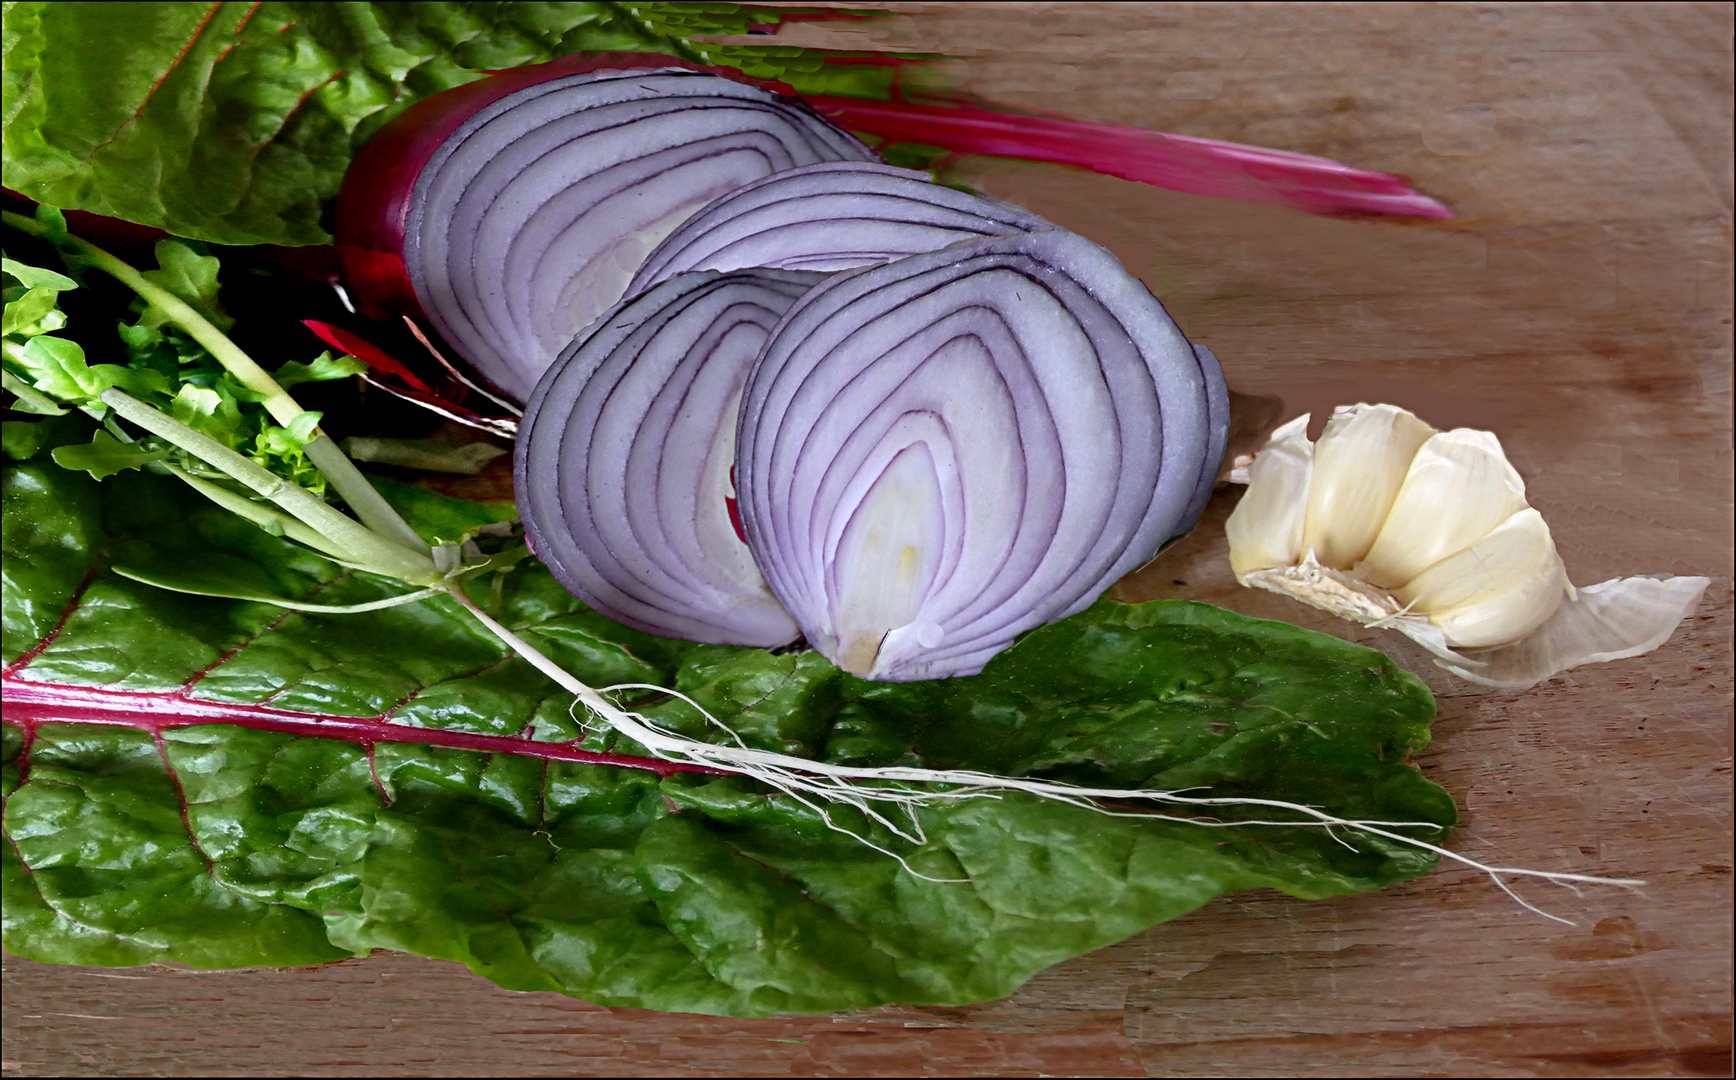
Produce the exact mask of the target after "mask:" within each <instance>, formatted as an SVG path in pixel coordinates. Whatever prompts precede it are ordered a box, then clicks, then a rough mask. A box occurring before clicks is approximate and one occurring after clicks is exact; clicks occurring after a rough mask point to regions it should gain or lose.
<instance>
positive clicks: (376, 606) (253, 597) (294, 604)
mask: <svg viewBox="0 0 1736 1080" xmlns="http://www.w3.org/2000/svg"><path fill="white" fill-rule="evenodd" d="M114 572H115V573H117V574H119V575H120V576H121V577H124V578H128V579H130V580H132V581H142V582H144V583H145V584H146V585H150V586H153V587H155V588H158V589H168V590H169V591H170V592H178V593H186V594H187V595H189V596H215V597H219V598H221V599H224V600H248V601H251V602H253V603H255V604H271V605H273V606H275V607H281V608H289V609H290V610H291V611H306V612H310V613H312V614H315V615H359V614H361V613H362V612H365V611H384V610H385V609H387V608H395V607H404V606H405V605H407V604H414V603H417V602H419V601H422V600H426V599H428V598H429V597H430V596H439V595H440V594H441V593H443V592H445V591H446V590H445V589H444V588H442V587H438V586H436V587H435V588H432V589H418V590H417V591H415V592H413V593H404V594H403V595H401V596H388V597H386V598H385V599H384V600H369V601H368V602H367V603H365V604H308V603H303V602H302V601H300V600H285V599H284V598H283V597H281V596H267V595H265V594H264V593H254V594H244V593H238V592H208V591H206V590H203V589H189V588H186V587H184V586H180V585H174V584H170V583H167V582H163V581H159V580H157V579H156V578H153V577H150V576H148V575H146V574H141V573H139V572H138V571H136V570H131V569H128V568H127V567H125V566H117V567H115V568H114Z"/></svg>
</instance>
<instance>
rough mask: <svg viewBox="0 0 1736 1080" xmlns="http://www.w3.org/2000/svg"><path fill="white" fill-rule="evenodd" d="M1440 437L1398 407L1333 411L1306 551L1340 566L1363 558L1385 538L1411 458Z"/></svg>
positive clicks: (1319, 449) (1315, 481)
mask: <svg viewBox="0 0 1736 1080" xmlns="http://www.w3.org/2000/svg"><path fill="white" fill-rule="evenodd" d="M1434 434H1435V429H1434V428H1432V427H1430V426H1429V425H1427V424H1425V423H1423V422H1422V421H1421V420H1418V419H1417V418H1416V417H1415V416H1413V415H1411V414H1410V413H1408V412H1406V411H1405V410H1403V409H1401V408H1399V407H1397V406H1396V405H1367V404H1359V405H1354V406H1352V407H1351V408H1349V409H1346V410H1342V411H1340V412H1335V413H1333V414H1332V419H1331V420H1329V421H1327V423H1326V431H1325V433H1324V434H1322V435H1321V436H1320V441H1319V442H1318V443H1317V444H1315V446H1314V473H1313V478H1312V483H1311V484H1310V485H1309V489H1308V511H1307V515H1308V516H1307V520H1306V523H1305V525H1304V526H1303V531H1302V550H1303V551H1305V552H1308V551H1312V552H1313V555H1314V558H1315V560H1316V561H1318V562H1319V563H1320V565H1322V566H1326V567H1331V568H1332V569H1335V570H1348V569H1350V568H1351V567H1353V566H1355V565H1356V564H1357V563H1358V562H1360V561H1361V560H1362V558H1363V556H1365V555H1367V554H1368V551H1369V549H1370V548H1371V547H1373V546H1374V541H1375V538H1376V537H1377V536H1379V535H1380V530H1381V526H1382V525H1384V524H1385V523H1386V517H1387V513H1388V512H1389V511H1390V510H1391V509H1392V505H1393V500H1394V499H1396V498H1397V497H1398V493H1399V488H1400V487H1402V486H1403V484H1404V479H1405V474H1406V473H1407V472H1409V471H1410V465H1411V460H1412V459H1413V458H1415V457H1416V453H1417V450H1418V448H1420V447H1421V446H1422V445H1423V443H1424V442H1426V441H1428V439H1429V437H1430V436H1432V435H1434ZM1261 456H1264V453H1263V452H1262V454H1261ZM1258 464H1259V458H1255V465H1258Z"/></svg>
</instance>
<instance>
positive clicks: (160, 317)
mask: <svg viewBox="0 0 1736 1080" xmlns="http://www.w3.org/2000/svg"><path fill="white" fill-rule="evenodd" d="M45 214H46V216H47V217H48V218H51V219H53V222H54V224H55V225H58V226H59V227H60V228H59V229H58V230H57V231H59V232H60V233H61V234H62V235H61V238H60V242H61V243H62V246H63V247H64V248H66V249H67V251H68V253H69V254H70V255H72V256H73V258H74V260H76V259H77V256H78V252H77V250H76V249H74V248H70V247H69V246H68V245H66V242H65V240H64V222H61V221H59V218H60V214H59V212H58V211H53V210H49V211H46V212H45ZM199 246H201V247H202V245H199ZM156 255H157V262H158V268H157V269H155V270H146V271H143V272H142V273H140V274H139V275H138V276H139V278H140V279H141V280H143V281H144V282H146V283H147V284H149V285H153V286H156V287H157V288H159V289H161V290H164V291H165V292H167V293H168V294H169V295H170V296H172V297H174V298H176V299H178V300H180V301H182V302H183V303H185V304H186V305H187V306H188V307H190V308H191V309H192V310H193V311H194V312H196V313H197V314H198V315H199V316H200V317H202V318H204V319H205V320H207V321H208V322H210V323H211V324H212V325H213V326H214V327H218V328H223V327H227V326H229V325H231V324H233V322H234V320H233V319H231V318H230V317H229V315H228V314H227V313H226V312H224V310H223V307H222V305H221V303H220V302H219V300H218V289H219V283H218V273H219V270H220V261H219V260H218V259H217V258H216V257H215V256H212V255H207V254H201V253H200V252H198V251H195V250H194V249H193V247H192V246H190V245H189V244H186V243H182V242H180V241H176V240H164V241H160V242H159V243H158V244H157V246H156ZM4 269H5V274H6V281H7V283H8V284H7V286H6V293H5V295H6V309H5V329H6V336H5V339H4V348H5V362H6V374H7V381H6V389H8V390H10V391H12V392H13V393H14V394H16V395H17V396H18V400H19V408H20V409H22V410H24V411H30V412H37V413H48V414H52V413H53V412H56V411H58V410H59V407H60V405H62V404H64V405H71V406H76V407H78V408H80V409H83V410H85V411H86V412H88V413H90V414H91V415H93V416H96V417H98V418H99V419H101V418H105V417H106V416H107V415H108V407H107V406H106V405H105V404H103V402H102V395H103V393H104V392H106V391H108V390H111V389H119V390H123V391H125V392H126V393H127V394H129V395H130V396H132V397H134V398H137V399H139V400H141V401H143V402H145V403H146V404H149V405H152V406H154V407H155V408H157V409H159V410H161V411H163V412H165V413H167V414H168V415H170V416H172V417H174V418H175V419H176V420H177V421H179V422H180V423H182V424H185V425H187V426H188V427H189V428H191V429H192V430H194V431H197V432H199V433H200V434H203V435H208V436H210V437H211V438H213V439H215V440H216V441H217V442H218V443H220V444H222V445H223V446H226V447H228V448H230V449H232V450H240V451H242V452H243V453H245V454H247V455H248V456H249V457H251V458H252V459H253V460H254V461H257V462H258V463H260V464H261V465H263V466H265V467H266V468H267V469H270V470H272V471H273V472H275V473H276V474H278V475H280V476H282V477H284V478H285V479H288V480H291V481H293V482H295V483H296V484H299V485H302V486H305V487H308V488H310V489H311V490H313V491H316V492H318V491H323V490H324V486H325V478H324V476H323V475H321V473H320V471H319V470H318V469H317V468H315V467H314V465H313V464H312V463H311V462H310V461H309V460H308V458H307V454H306V449H307V444H308V443H309V441H311V440H312V439H313V438H314V437H315V436H316V434H317V429H318V427H319V420H320V415H319V413H317V412H301V413H299V414H298V415H296V416H295V417H294V418H293V419H291V420H290V421H289V422H288V423H286V424H278V423H275V422H273V420H272V417H271V416H270V414H269V413H268V411H267V409H266V408H264V407H263V402H264V401H265V395H263V394H262V393H260V392H259V391H257V390H255V389H253V388H251V387H249V386H248V385H247V384H245V383H244V382H242V381H241V380H240V379H238V378H237V377H236V376H235V375H233V374H232V373H231V372H230V371H229V370H227V368H226V367H225V366H224V365H223V364H222V363H221V362H219V361H218V359H217V358H216V357H214V356H213V355H212V354H211V353H210V351H209V350H207V349H206V348H205V347H204V346H203V345H201V344H200V343H199V342H198V341H196V340H194V338H193V337H192V336H191V335H190V334H189V333H188V332H187V331H186V330H185V329H184V328H182V327H180V326H178V325H176V323H175V321H174V319H173V318H171V316H170V315H169V314H168V313H166V312H165V311H163V309H162V308H161V307H160V306H158V305H156V304H151V303H148V302H147V301H145V300H142V299H141V300H140V301H138V302H137V303H136V304H135V305H134V307H135V309H136V311H137V312H138V317H137V319H136V321H134V322H131V323H127V322H123V323H120V324H119V325H118V326H117V328H116V329H117V332H118V333H119V336H120V341H121V344H122V346H123V349H124V352H125V355H126V357H127V363H125V364H91V363H89V362H88V361H87V359H86V353H85V349H84V346H83V345H81V344H79V342H77V341H75V340H73V339H72V338H69V337H62V336H58V335H57V334H56V333H55V331H59V330H62V329H63V328H65V327H66V316H65V315H64V314H63V313H62V312H61V310H60V308H59V305H58V299H59V294H60V293H61V292H62V291H65V290H67V289H72V288H77V283H76V282H74V281H73V280H72V279H71V278H69V277H66V276H65V275H62V274H59V273H56V272H54V271H52V270H45V269H42V268H40V267H33V266H27V265H25V264H23V263H20V262H17V261H15V260H12V259H7V260H5V265H4ZM14 283H15V284H14ZM363 367H364V365H362V364H361V362H360V361H358V360H355V359H354V358H352V357H334V356H332V355H331V353H329V352H327V353H323V354H321V355H320V356H318V357H316V358H315V359H314V360H313V361H312V362H311V363H300V362H296V361H291V362H289V363H286V364H283V365H282V366H281V367H280V368H279V370H278V372H277V375H276V381H277V384H278V385H279V386H297V385H300V384H303V383H309V382H320V381H326V380H331V379H341V378H347V377H349V376H352V375H357V374H360V373H361V371H362V370H363ZM117 434H118V429H117V430H116V431H114V432H109V431H99V432H97V433H96V434H95V435H94V436H93V437H92V441H91V442H90V443H89V444H88V445H86V446H83V447H77V448H74V447H66V448H63V449H62V450H61V451H60V452H58V453H57V455H56V458H55V460H56V461H57V462H59V463H60V464H61V465H62V466H63V467H66V468H80V469H86V470H88V471H89V472H90V473H91V475H92V476H94V477H96V478H97V479H99V480H100V479H102V478H104V477H107V476H112V475H113V474H114V473H116V472H118V471H120V470H123V469H135V468H140V467H143V466H146V465H150V464H152V463H156V462H161V461H163V460H165V459H166V458H170V457H172V456H173V457H175V458H176V460H177V461H178V462H179V463H180V464H181V465H183V466H190V465H192V463H190V462H189V461H188V460H187V459H186V457H185V455H173V454H171V450H170V448H169V447H167V446H166V445H160V444H159V443H157V442H156V441H154V440H148V439H147V440H145V441H144V442H141V443H138V444H137V445H134V444H133V443H131V442H128V441H125V440H123V439H122V438H117ZM193 467H194V468H195V471H199V470H198V468H197V466H193Z"/></svg>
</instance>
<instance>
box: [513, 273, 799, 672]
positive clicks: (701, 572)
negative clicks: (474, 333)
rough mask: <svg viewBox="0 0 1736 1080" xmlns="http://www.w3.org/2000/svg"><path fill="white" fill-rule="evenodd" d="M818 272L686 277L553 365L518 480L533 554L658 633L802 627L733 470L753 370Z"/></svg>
mask: <svg viewBox="0 0 1736 1080" xmlns="http://www.w3.org/2000/svg"><path fill="white" fill-rule="evenodd" d="M823 277H824V275H821V274H814V273H802V272H793V271H784V270H747V271H741V272H738V273H732V274H719V273H715V272H706V273H695V274H682V275H680V276H678V277H676V278H673V279H671V280H669V281H667V282H664V283H663V284H662V285H659V286H657V287H656V288H655V289H652V290H650V291H649V292H646V293H642V294H640V295H638V296H636V297H634V298H633V299H632V300H629V301H627V302H625V303H622V304H620V305H618V306H617V307H616V308H615V309H614V310H613V311H611V312H610V313H609V314H608V315H606V316H605V317H604V318H603V319H602V320H600V321H599V322H598V323H597V324H596V326H595V327H594V328H593V329H592V331H591V332H590V333H589V334H587V335H585V336H584V337H582V338H580V339H579V340H578V341H575V342H573V344H572V346H571V347H570V348H569V349H568V350H567V351H566V352H565V353H563V354H562V355H561V357H560V359H559V360H558V361H557V362H556V364H555V365H554V366H553V367H551V368H550V369H549V372H548V374H547V375H546V376H544V378H543V380H542V382H541V383H540V384H538V386H537V389H536V393H535V394H534V395H533V396H532V397H531V399H530V402H529V404H528V406H527V407H526V410H525V416H524V420H523V421H522V422H521V424H520V428H519V437H518V445H517V448H516V456H515V457H514V461H513V481H514V487H515V488H516V490H517V493H518V506H519V514H520V516H521V517H522V518H523V519H524V525H525V532H526V534H527V536H528V537H529V539H530V542H531V545H532V547H533V548H534V550H535V551H536V553H537V555H538V557H539V558H541V559H542V561H543V562H544V563H545V564H547V565H548V568H549V570H550V572H552V573H553V574H554V576H555V578H556V579H557V580H559V581H560V583H561V584H562V585H565V586H566V587H567V589H568V590H569V591H571V592H572V593H573V594H574V595H575V596H577V597H579V598H580V599H581V600H583V601H584V602H585V603H587V604H589V605H590V606H591V607H593V608H595V609H596V610H598V611H600V612H602V613H603V614H604V615H607V616H608V617H609V618H611V619H614V620H616V621H617V622H621V623H625V624H627V625H628V626H632V627H635V628H637V629H640V630H644V631H646V632H648V633H653V634H660V635H663V636H665V637H678V638H686V639H687V640H689V641H702V642H707V643H710V644H714V645H750V646H760V647H770V646H776V645H783V644H786V643H788V642H789V641H791V640H793V639H794V638H795V637H796V636H797V633H798V631H797V629H796V625H795V623H794V622H792V621H791V619H790V617H789V616H788V615H787V614H785V612H784V610H783V608H782V607H780V606H779V605H778V602H777V601H776V600H775V599H773V598H772V595H771V593H770V592H769V591H767V589H766V587H765V582H764V581H763V579H762V578H761V577H760V573H759V571H758V569H757V568H756V567H755V565H754V560H753V556H752V555H751V554H750V553H749V551H748V549H747V546H746V545H745V544H744V543H743V542H742V539H741V537H740V534H739V533H738V532H737V529H736V527H735V525H734V523H733V499H732V497H731V496H732V490H731V481H730V469H731V466H732V464H733V460H734V454H735V424H736V414H737V405H738V402H739V401H740V398H741V390H742V386H743V384H744V383H745V382H746V380H747V376H748V371H749V369H750V368H751V367H752V365H753V362H754V360H755V358H756V357H758V356H759V353H760V349H761V347H762V346H763V345H764V343H765V341H766V338H767V336H768V335H769V334H770V332H771V329H772V327H773V326H774V325H776V323H777V321H778V318H779V317H780V316H781V315H782V314H783V313H784V312H785V310H787V309H788V308H789V307H790V305H791V304H792V303H794V302H795V300H796V298H797V297H799V296H801V295H802V294H803V293H804V292H806V291H807V290H808V289H810V288H812V287H813V286H814V285H815V284H816V283H818V282H819V281H820V280H822V278H823Z"/></svg>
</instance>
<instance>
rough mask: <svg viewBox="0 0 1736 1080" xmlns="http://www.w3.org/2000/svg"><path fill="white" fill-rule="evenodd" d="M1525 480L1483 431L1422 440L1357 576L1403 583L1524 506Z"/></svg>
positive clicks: (1390, 584)
mask: <svg viewBox="0 0 1736 1080" xmlns="http://www.w3.org/2000/svg"><path fill="white" fill-rule="evenodd" d="M1525 507H1526V502H1525V481H1524V480H1522V479H1520V477H1519V472H1518V470H1516V469H1514V468H1513V466H1512V465H1510V464H1508V462H1507V455H1506V454H1505V453H1504V452H1502V450H1501V442H1500V440H1499V439H1497V438H1495V436H1494V434H1493V433H1491V432H1487V431H1473V430H1472V429H1470V428H1457V429H1455V430H1453V431H1443V432H1441V433H1440V434H1439V435H1436V436H1434V437H1433V438H1431V439H1429V440H1428V441H1427V442H1425V443H1423V445H1422V447H1421V449H1419V450H1418V451H1417V453H1416V457H1415V458H1413V459H1412V460H1411V463H1410V469H1409V471H1408V472H1407V473H1406V474H1405V478H1404V484H1403V485H1402V486H1401V487H1400V488H1399V492H1398V497H1397V498H1396V499H1395V500H1394V501H1393V504H1392V510H1391V512H1390V513H1388V515H1387V518H1386V524H1385V525H1384V526H1382V528H1381V530H1380V535H1379V536H1378V537H1377V538H1376V539H1375V541H1374V546H1373V547H1372V548H1370V549H1369V551H1368V555H1367V556H1366V557H1365V558H1364V559H1363V560H1362V562H1361V563H1359V564H1358V565H1357V567H1356V574H1357V576H1358V577H1361V578H1362V579H1363V580H1365V581H1368V582H1371V583H1373V584H1375V585H1381V586H1385V587H1387V588H1392V587H1394V586H1398V585H1403V584H1404V583H1405V582H1407V581H1410V580H1411V579H1412V578H1414V577H1416V576H1417V575H1418V574H1420V573H1422V572H1423V571H1424V570H1427V569H1428V568H1429V567H1431V566H1433V565H1434V564H1435V563H1438V562H1440V561H1441V560H1442V559H1445V558H1446V557H1447V556H1449V555H1454V554H1457V553H1458V552H1460V551H1463V550H1464V549H1466V548H1468V547H1470V546H1471V545H1472V544H1474V543H1476V542H1477V541H1478V540H1480V539H1482V538H1483V537H1484V536H1487V535H1488V534H1489V532H1490V531H1491V530H1493V529H1494V528H1495V527H1496V526H1498V525H1500V524H1501V523H1502V522H1503V521H1506V520H1507V519H1508V518H1510V517H1512V516H1513V515H1514V514H1516V513H1518V512H1519V511H1521V510H1523V509H1525Z"/></svg>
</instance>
